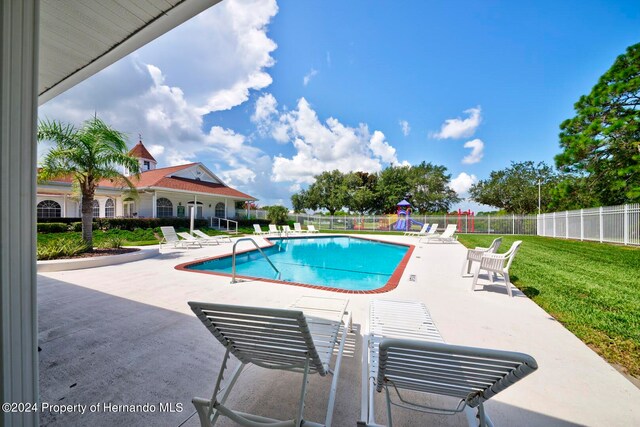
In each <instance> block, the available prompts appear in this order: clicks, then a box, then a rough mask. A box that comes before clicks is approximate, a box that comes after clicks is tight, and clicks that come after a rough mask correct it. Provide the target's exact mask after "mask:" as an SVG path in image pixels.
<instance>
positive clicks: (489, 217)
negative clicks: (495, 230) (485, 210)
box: [487, 215, 491, 234]
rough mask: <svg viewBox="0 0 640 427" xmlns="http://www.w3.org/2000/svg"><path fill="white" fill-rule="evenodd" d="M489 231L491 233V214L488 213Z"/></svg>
mask: <svg viewBox="0 0 640 427" xmlns="http://www.w3.org/2000/svg"><path fill="white" fill-rule="evenodd" d="M487 222H488V224H487V233H489V234H491V215H487Z"/></svg>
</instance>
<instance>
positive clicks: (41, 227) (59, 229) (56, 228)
mask: <svg viewBox="0 0 640 427" xmlns="http://www.w3.org/2000/svg"><path fill="white" fill-rule="evenodd" d="M68 230H69V226H68V225H67V224H64V223H62V222H49V223H43V224H38V233H64V232H66V231H68Z"/></svg>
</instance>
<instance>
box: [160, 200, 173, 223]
mask: <svg viewBox="0 0 640 427" xmlns="http://www.w3.org/2000/svg"><path fill="white" fill-rule="evenodd" d="M156 216H157V217H158V218H169V217H172V216H173V203H171V200H169V199H167V198H165V197H160V198H159V199H158V200H156Z"/></svg>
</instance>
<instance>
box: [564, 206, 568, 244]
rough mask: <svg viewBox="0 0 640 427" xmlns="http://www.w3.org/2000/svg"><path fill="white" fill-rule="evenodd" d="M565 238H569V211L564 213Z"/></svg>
mask: <svg viewBox="0 0 640 427" xmlns="http://www.w3.org/2000/svg"><path fill="white" fill-rule="evenodd" d="M564 237H565V238H566V239H568V238H569V211H565V212H564Z"/></svg>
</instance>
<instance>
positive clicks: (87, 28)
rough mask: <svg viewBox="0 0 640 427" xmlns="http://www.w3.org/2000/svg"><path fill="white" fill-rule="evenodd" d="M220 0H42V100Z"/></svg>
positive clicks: (56, 93)
mask: <svg viewBox="0 0 640 427" xmlns="http://www.w3.org/2000/svg"><path fill="white" fill-rule="evenodd" d="M218 2H220V0H42V1H41V2H40V64H39V81H38V104H39V105H41V104H43V103H45V102H47V101H48V100H50V99H52V98H53V97H55V96H56V95H59V94H61V93H62V92H64V91H66V90H67V89H69V88H71V87H73V86H75V85H76V84H78V83H80V82H81V81H83V80H85V79H86V78H88V77H90V76H92V75H93V74H95V73H97V72H98V71H100V70H102V69H104V68H106V67H107V66H109V65H111V64H113V63H114V62H116V61H117V60H119V59H120V58H123V57H124V56H126V55H128V54H130V53H131V52H133V51H135V50H137V49H139V48H140V47H142V46H144V45H145V44H147V43H148V42H150V41H151V40H154V39H155V38H157V37H159V36H161V35H162V34H164V33H166V32H167V31H169V30H171V29H172V28H175V27H177V26H178V25H180V24H182V23H183V22H185V21H187V20H189V19H191V18H192V17H194V16H195V15H197V14H198V13H200V12H202V11H204V10H206V9H208V8H209V7H211V6H213V5H214V4H216V3H218Z"/></svg>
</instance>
